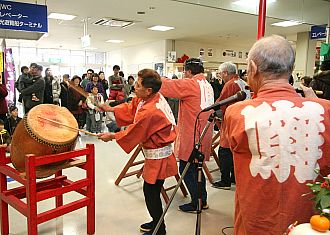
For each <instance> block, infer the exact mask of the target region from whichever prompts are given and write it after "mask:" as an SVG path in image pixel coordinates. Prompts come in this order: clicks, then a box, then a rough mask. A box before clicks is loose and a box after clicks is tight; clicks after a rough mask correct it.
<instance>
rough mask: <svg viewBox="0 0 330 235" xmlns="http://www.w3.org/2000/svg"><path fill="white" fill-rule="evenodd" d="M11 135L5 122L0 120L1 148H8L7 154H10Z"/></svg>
mask: <svg viewBox="0 0 330 235" xmlns="http://www.w3.org/2000/svg"><path fill="white" fill-rule="evenodd" d="M10 141H11V138H10V134H9V133H8V131H7V130H6V129H5V122H4V121H3V120H2V119H0V148H6V151H7V152H10Z"/></svg>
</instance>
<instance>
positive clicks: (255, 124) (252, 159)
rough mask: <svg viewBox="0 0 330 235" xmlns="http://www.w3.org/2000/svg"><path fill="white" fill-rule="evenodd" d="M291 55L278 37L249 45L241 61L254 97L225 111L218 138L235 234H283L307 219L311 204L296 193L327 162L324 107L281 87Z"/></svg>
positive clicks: (327, 105) (328, 123)
mask: <svg viewBox="0 0 330 235" xmlns="http://www.w3.org/2000/svg"><path fill="white" fill-rule="evenodd" d="M294 59H295V53H294V50H293V49H292V47H291V45H290V43H289V42H288V41H287V40H285V39H284V38H282V37H280V36H271V37H266V38H263V39H261V40H259V41H257V42H256V43H255V44H254V45H253V47H252V49H251V50H250V52H249V56H248V83H249V85H250V88H251V89H252V90H253V92H254V93H255V96H256V98H254V99H251V100H246V101H243V102H238V103H236V104H233V105H231V106H229V107H228V108H227V111H226V114H225V117H224V120H223V132H224V135H223V136H224V138H225V139H226V141H227V142H228V144H229V145H228V146H230V148H231V150H232V152H233V156H234V167H235V173H236V174H235V176H236V200H235V204H236V205H235V224H234V230H235V231H234V234H235V235H250V234H267V235H278V234H283V233H284V232H285V231H286V229H287V227H288V226H289V225H290V224H291V223H294V221H299V223H304V222H308V221H309V219H310V217H311V215H313V202H312V201H311V200H310V198H308V197H302V196H301V195H302V194H305V193H308V192H310V189H309V188H308V187H307V186H306V183H310V182H312V181H313V180H315V179H316V177H317V174H316V173H315V172H314V169H320V171H321V174H322V175H327V174H328V172H326V171H328V166H329V165H330V160H329V159H330V158H329V154H330V129H329V128H330V119H329V116H330V102H329V101H328V100H325V99H317V98H303V97H301V96H300V95H299V94H297V93H296V92H295V90H294V88H293V87H292V86H291V85H290V84H289V83H288V77H289V75H290V74H291V73H292V70H293V67H294Z"/></svg>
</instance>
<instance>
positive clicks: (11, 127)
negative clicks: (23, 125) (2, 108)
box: [5, 105, 22, 136]
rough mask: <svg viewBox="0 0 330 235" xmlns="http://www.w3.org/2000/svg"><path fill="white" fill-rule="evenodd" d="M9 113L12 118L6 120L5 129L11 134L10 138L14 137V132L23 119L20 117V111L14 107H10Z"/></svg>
mask: <svg viewBox="0 0 330 235" xmlns="http://www.w3.org/2000/svg"><path fill="white" fill-rule="evenodd" d="M9 112H10V117H8V118H7V120H6V123H5V129H6V130H7V131H8V132H9V134H10V136H13V134H14V131H15V129H16V127H17V125H18V123H19V122H20V121H21V120H22V118H20V117H18V109H17V107H16V106H14V105H13V106H10V107H9Z"/></svg>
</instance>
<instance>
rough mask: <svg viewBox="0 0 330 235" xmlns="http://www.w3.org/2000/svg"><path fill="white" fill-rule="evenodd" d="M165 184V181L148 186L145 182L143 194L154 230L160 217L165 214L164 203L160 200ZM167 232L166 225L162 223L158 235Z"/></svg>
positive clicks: (158, 181)
mask: <svg viewBox="0 0 330 235" xmlns="http://www.w3.org/2000/svg"><path fill="white" fill-rule="evenodd" d="M163 184H164V180H157V181H156V183H155V184H148V183H147V182H145V181H144V184H143V193H144V200H145V202H146V205H147V209H148V211H149V214H150V216H151V218H152V220H153V222H154V223H153V224H154V228H155V227H156V225H157V223H158V221H159V219H160V217H161V216H162V213H163V206H162V201H161V199H160V190H161V188H162V186H163ZM164 232H165V223H164V221H163V222H162V224H161V226H160V228H159V230H158V233H160V234H161V233H164Z"/></svg>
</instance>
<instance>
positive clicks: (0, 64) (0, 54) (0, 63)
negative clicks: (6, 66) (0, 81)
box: [0, 51, 3, 73]
mask: <svg viewBox="0 0 330 235" xmlns="http://www.w3.org/2000/svg"><path fill="white" fill-rule="evenodd" d="M2 72H3V52H1V51H0V73H2Z"/></svg>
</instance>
